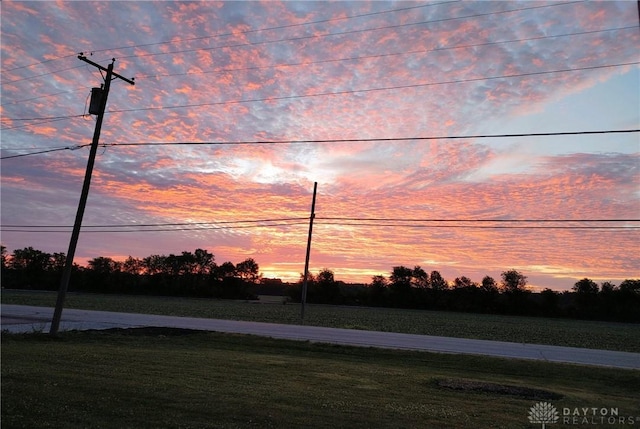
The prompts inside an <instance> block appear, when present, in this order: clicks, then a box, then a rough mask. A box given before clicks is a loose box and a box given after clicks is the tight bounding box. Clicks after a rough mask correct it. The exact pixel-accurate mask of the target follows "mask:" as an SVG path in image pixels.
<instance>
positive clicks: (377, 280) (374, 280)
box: [369, 275, 389, 290]
mask: <svg viewBox="0 0 640 429" xmlns="http://www.w3.org/2000/svg"><path fill="white" fill-rule="evenodd" d="M388 285H389V282H388V281H387V278H386V277H385V276H380V275H378V276H373V277H371V283H370V285H369V286H370V287H371V288H372V289H379V290H385V289H386V288H387V286H388Z"/></svg>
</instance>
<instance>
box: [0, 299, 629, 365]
mask: <svg viewBox="0 0 640 429" xmlns="http://www.w3.org/2000/svg"><path fill="white" fill-rule="evenodd" d="M1 316H2V330H7V331H10V332H34V331H42V332H49V326H50V322H51V318H52V316H53V308H47V307H33V306H23V305H4V304H3V305H2V313H1ZM144 326H157V327H172V328H182V329H196V330H205V331H217V332H229V333H239V334H252V335H260V336H264V337H271V338H283V339H289V340H301V341H314V342H319V343H332V344H344V345H352V346H362V347H382V348H391V349H405V350H419V351H429V352H440V353H462V354H473V355H485V356H496V357H503V358H517V359H534V360H543V361H549V362H565V363H574V364H582V365H596V366H607V367H615V368H626V369H640V353H628V352H616V351H609V350H593V349H581V348H575V347H559V346H547V345H539V344H519V343H509V342H503V341H487V340H471V339H464V338H449V337H436V336H429V335H413V334H399V333H394V332H377V331H362V330H355V329H337V328H324V327H318V326H301V325H283V324H275V323H260V322H243V321H234V320H220V319H202V318H194V317H175V316H161V315H152V314H132V313H116V312H107V311H90V310H75V309H65V310H64V311H63V313H62V322H61V324H60V330H74V329H78V330H87V329H108V328H132V327H144Z"/></svg>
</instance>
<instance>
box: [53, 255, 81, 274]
mask: <svg viewBox="0 0 640 429" xmlns="http://www.w3.org/2000/svg"><path fill="white" fill-rule="evenodd" d="M66 263H67V255H65V254H64V253H62V252H55V253H54V254H53V255H51V259H50V269H51V270H52V271H54V272H62V271H63V270H64V266H65V265H66ZM74 265H75V264H74Z"/></svg>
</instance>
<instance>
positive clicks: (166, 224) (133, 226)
mask: <svg viewBox="0 0 640 429" xmlns="http://www.w3.org/2000/svg"><path fill="white" fill-rule="evenodd" d="M300 220H308V218H306V217H286V218H273V219H251V220H225V221H211V222H181V223H173V222H171V223H136V224H111V225H109V224H107V225H83V226H82V227H83V228H126V227H130V228H139V227H159V226H187V225H190V226H202V225H214V224H215V225H217V224H236V223H262V222H286V221H300ZM2 226H3V227H6V228H71V225H2Z"/></svg>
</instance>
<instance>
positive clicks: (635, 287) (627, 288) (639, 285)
mask: <svg viewBox="0 0 640 429" xmlns="http://www.w3.org/2000/svg"><path fill="white" fill-rule="evenodd" d="M618 289H619V290H620V292H623V293H632V294H637V295H640V279H627V280H625V281H623V282H622V283H620V286H619V287H618Z"/></svg>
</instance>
